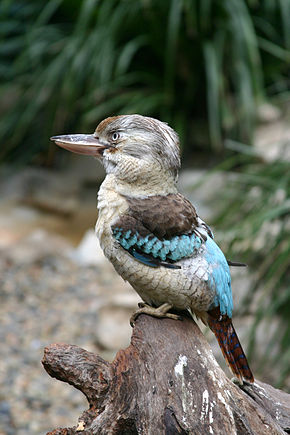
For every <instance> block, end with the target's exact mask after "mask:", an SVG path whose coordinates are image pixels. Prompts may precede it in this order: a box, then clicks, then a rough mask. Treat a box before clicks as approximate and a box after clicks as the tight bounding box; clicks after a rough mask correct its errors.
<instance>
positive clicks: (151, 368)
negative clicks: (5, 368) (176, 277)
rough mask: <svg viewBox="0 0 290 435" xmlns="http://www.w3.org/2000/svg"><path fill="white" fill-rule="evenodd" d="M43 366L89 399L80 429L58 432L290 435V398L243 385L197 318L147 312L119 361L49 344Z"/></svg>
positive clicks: (260, 386)
mask: <svg viewBox="0 0 290 435" xmlns="http://www.w3.org/2000/svg"><path fill="white" fill-rule="evenodd" d="M42 363H43V365H44V368H45V370H46V371H47V372H48V373H49V375H50V376H52V377H54V378H57V379H59V380H61V381H64V382H67V383H69V384H71V385H73V386H74V387H75V388H77V389H79V390H80V391H82V392H83V393H84V394H85V396H86V397H87V399H88V402H89V409H88V410H87V411H84V413H83V414H82V416H81V417H80V418H79V423H78V426H75V427H73V428H68V429H56V430H54V431H52V432H50V435H52V434H54V435H56V434H59V435H60V434H62V435H65V434H67V435H69V434H128V435H129V434H144V435H145V434H149V435H150V434H167V435H169V434H202V435H204V434H214V435H217V434H223V435H224V434H241V435H242V434H265V435H266V434H269V435H270V434H271V435H274V434H285V432H290V395H288V394H286V393H284V392H282V391H279V390H277V389H275V388H273V387H271V386H270V385H267V384H263V383H261V382H256V383H255V384H254V385H245V386H243V387H242V389H241V388H240V387H238V386H237V385H235V384H234V383H233V382H232V381H231V380H230V379H228V378H227V377H226V375H225V374H224V372H223V371H222V370H221V368H220V367H219V365H218V364H217V362H216V360H215V359H214V357H213V354H212V351H211V349H210V347H209V345H208V343H207V341H206V340H205V338H204V336H203V335H202V333H201V332H200V330H199V328H198V326H197V325H196V323H195V322H194V321H193V320H191V319H187V318H186V319H184V320H183V321H176V320H169V319H156V318H153V317H150V316H147V315H140V316H139V317H138V319H137V321H136V325H135V327H134V329H133V335H132V339H131V344H130V346H129V347H128V348H127V349H125V350H120V351H119V352H118V353H117V355H116V357H115V359H114V361H113V362H112V363H108V362H107V361H104V360H103V359H102V358H100V357H99V356H97V355H95V354H93V353H91V352H87V351H86V350H84V349H81V348H79V347H77V346H73V345H68V344H53V345H50V346H49V347H47V348H46V349H45V353H44V358H43V361H42Z"/></svg>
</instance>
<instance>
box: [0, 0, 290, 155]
mask: <svg viewBox="0 0 290 435" xmlns="http://www.w3.org/2000/svg"><path fill="white" fill-rule="evenodd" d="M289 5H290V3H289V0H280V1H275V0H270V1H263V2H262V1H258V0H255V1H254V0H248V1H245V0H225V1H220V0H203V1H196V0H170V1H163V0H155V1H153V0H119V1H117V0H83V1H82V2H78V1H76V0H74V1H72V0H70V1H69V0H48V1H46V2H39V1H37V0H3V1H2V2H1V4H0V38H1V48H0V56H1V58H0V79H1V83H0V95H1V105H0V111H1V117H0V135H1V137H3V138H4V143H5V147H4V149H3V147H2V149H1V150H0V157H1V158H2V159H3V158H7V157H9V158H10V159H13V160H15V159H21V160H22V162H23V163H24V162H25V161H29V160H31V158H32V157H33V156H35V155H37V154H39V153H41V152H43V150H47V149H48V137H49V136H50V135H51V134H58V133H67V132H76V131H91V130H92V129H93V128H94V127H95V125H96V124H97V122H98V121H100V120H101V119H102V118H104V117H106V116H109V115H111V114H119V113H133V112H138V113H142V114H146V115H152V116H156V117H159V118H161V119H163V120H166V121H168V122H169V123H170V124H171V125H172V126H173V127H175V128H176V129H177V130H178V132H179V133H180V135H181V138H182V142H183V143H184V145H185V146H186V147H187V148H188V147H190V146H192V144H194V145H195V146H200V147H201V146H204V145H207V144H208V142H209V139H210V144H211V148H212V150H213V151H216V152H220V151H221V150H222V149H223V138H224V137H231V138H237V139H239V140H242V141H248V140H250V137H251V133H252V129H253V125H254V122H255V109H256V104H257V103H258V102H259V101H260V100H261V99H262V98H263V95H264V90H265V89H266V91H267V92H269V93H270V94H271V95H276V94H277V93H280V92H285V91H286V90H288V89H289V83H288V78H287V75H288V74H287V72H288V70H289V63H290V58H289V51H288V50H289V48H290V47H289V45H290V31H289V22H290V6H289ZM281 29H282V32H281ZM281 34H282V36H280V35H281ZM264 83H265V86H266V88H265V86H264ZM206 102H207V103H206ZM200 125H202V126H203V127H204V128H203V134H202V138H201V139H200V140H199V141H198V139H197V138H198V137H199V135H198V132H200V130H201V129H200ZM206 132H209V133H208V135H209V136H207V133H206ZM24 150H25V151H24ZM42 155H43V154H42Z"/></svg>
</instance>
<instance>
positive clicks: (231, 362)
mask: <svg viewBox="0 0 290 435" xmlns="http://www.w3.org/2000/svg"><path fill="white" fill-rule="evenodd" d="M207 321H208V326H209V327H210V329H211V330H212V331H213V333H214V334H215V336H216V338H217V340H218V342H219V345H220V348H221V350H222V353H223V356H224V358H225V360H226V363H227V365H228V366H229V368H230V369H231V370H232V372H233V373H234V375H235V376H236V377H237V378H238V379H239V380H240V381H241V382H243V379H245V380H246V381H248V382H251V383H252V382H254V376H253V374H252V372H251V369H250V367H249V364H248V361H247V358H246V355H245V353H244V351H243V348H242V346H241V343H240V341H239V339H238V336H237V334H236V331H235V329H234V327H233V324H232V321H231V319H230V318H229V317H227V316H223V317H222V318H221V320H220V319H219V318H215V316H212V315H211V314H210V313H208V319H207Z"/></svg>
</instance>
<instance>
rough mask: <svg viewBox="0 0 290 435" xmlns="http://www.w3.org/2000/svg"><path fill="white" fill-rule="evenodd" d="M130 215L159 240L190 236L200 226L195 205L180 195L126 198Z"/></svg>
mask: <svg viewBox="0 0 290 435" xmlns="http://www.w3.org/2000/svg"><path fill="white" fill-rule="evenodd" d="M125 198H126V200H127V202H128V205H129V210H128V214H129V215H130V216H132V218H133V219H134V220H136V221H141V222H142V224H143V226H144V227H145V228H147V229H148V230H149V231H150V232H151V233H152V234H154V235H155V236H156V237H158V238H159V239H163V238H166V239H169V238H171V237H174V236H178V235H181V234H188V233H191V232H192V231H194V229H195V228H196V227H197V226H198V216H197V213H196V211H195V208H194V207H193V205H192V204H191V203H190V202H189V201H188V200H187V199H186V198H185V197H184V196H183V195H181V194H180V193H177V194H169V195H165V196H164V195H156V196H150V197H147V198H133V197H128V196H126V197H125Z"/></svg>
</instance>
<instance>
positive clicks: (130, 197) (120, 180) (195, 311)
mask: <svg viewBox="0 0 290 435" xmlns="http://www.w3.org/2000/svg"><path fill="white" fill-rule="evenodd" d="M51 140H52V141H54V142H55V143H56V144H57V145H58V146H60V147H62V148H65V149H66V150H69V151H71V152H74V153H79V154H84V155H90V156H93V157H95V158H97V159H98V160H100V161H101V162H102V164H103V166H104V169H105V172H106V176H105V179H104V181H103V183H102V184H101V186H100V188H99V192H98V206H97V207H98V219H97V223H96V228H95V231H96V234H97V237H98V239H99V242H100V246H101V248H102V250H103V252H104V255H105V256H106V257H107V258H108V259H109V260H110V262H111V263H112V264H113V266H114V268H115V270H116V271H117V273H118V274H119V275H120V276H121V277H122V278H123V279H124V280H126V281H128V282H129V283H130V284H131V286H132V287H133V288H134V289H135V290H136V292H137V293H138V294H139V295H140V297H141V299H142V300H143V302H142V303H140V304H139V309H138V310H137V311H136V313H134V314H133V316H132V318H131V324H132V325H134V322H135V320H136V318H137V316H138V315H140V314H141V313H145V314H149V315H151V316H155V317H159V318H162V317H167V318H170V319H174V320H179V319H180V318H181V317H180V315H179V314H178V313H179V312H184V311H187V312H189V313H190V315H192V316H193V315H196V317H197V318H200V319H201V320H202V321H203V322H204V323H205V324H206V325H208V326H209V328H210V329H211V330H212V331H213V333H214V334H215V336H216V338H217V340H218V343H219V346H220V348H221V351H222V353H223V356H224V358H225V361H226V363H227V365H228V366H229V368H230V369H231V371H232V373H233V374H234V379H235V380H236V381H237V382H238V383H239V384H243V383H253V382H254V376H253V374H252V371H251V369H250V367H249V364H248V362H247V358H246V355H245V353H244V351H243V349H242V346H241V343H240V341H239V338H238V336H237V333H236V331H235V329H234V326H233V323H232V311H233V298H232V289H231V275H230V269H229V266H231V265H237V266H240V265H243V264H242V263H235V262H231V261H227V260H226V257H225V256H224V254H223V252H222V251H221V249H220V248H219V246H218V245H217V243H216V242H215V240H214V235H213V233H212V231H211V229H210V227H209V226H208V225H207V224H206V223H205V222H204V221H203V220H202V219H201V218H200V217H199V216H198V214H197V212H196V209H195V207H194V206H193V205H192V204H191V202H190V201H189V200H188V199H187V198H185V196H183V195H182V194H181V193H180V192H179V191H178V190H177V178H178V173H179V170H180V165H181V161H180V145H179V137H178V134H177V133H176V132H175V131H174V130H173V129H172V128H171V127H170V126H169V125H168V124H167V123H165V122H162V121H160V120H158V119H155V118H151V117H148V116H143V115H139V114H130V115H118V116H111V117H109V118H106V119H104V120H103V121H101V122H100V123H99V124H98V126H97V128H96V130H95V132H94V133H93V134H68V135H60V136H53V137H51ZM172 310H174V312H171V311H172ZM176 313H177V314H176Z"/></svg>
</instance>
